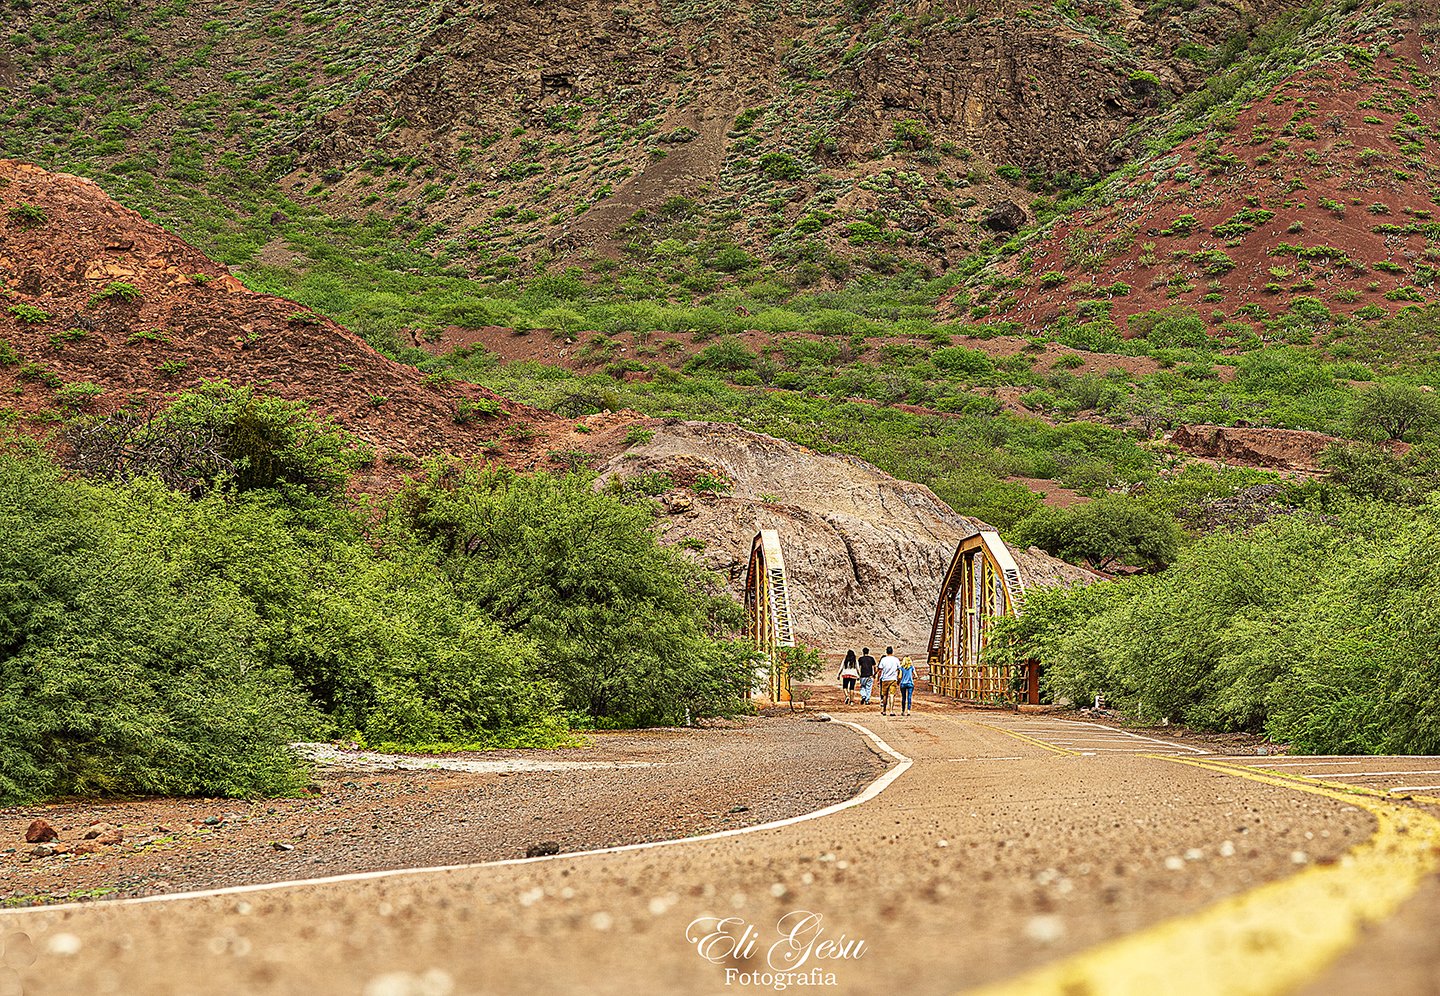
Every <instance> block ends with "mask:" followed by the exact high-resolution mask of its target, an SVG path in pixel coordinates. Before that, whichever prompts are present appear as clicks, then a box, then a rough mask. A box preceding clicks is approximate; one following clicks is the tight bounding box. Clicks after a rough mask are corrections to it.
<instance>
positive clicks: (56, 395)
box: [0, 160, 625, 467]
mask: <svg viewBox="0 0 1440 996" xmlns="http://www.w3.org/2000/svg"><path fill="white" fill-rule="evenodd" d="M220 379H225V380H229V381H231V382H232V383H235V384H252V385H256V386H257V387H260V388H262V389H263V390H265V391H266V392H268V393H274V394H278V395H280V396H282V397H286V398H289V399H291V400H295V401H304V402H308V403H309V404H310V405H311V407H312V408H313V410H314V411H315V412H316V413H317V414H320V415H325V416H330V417H332V418H334V419H335V420H337V421H338V422H339V423H340V424H342V425H343V426H345V427H346V428H347V429H349V430H350V431H351V432H353V433H355V434H356V435H358V436H360V437H361V438H363V439H366V440H368V441H369V442H371V443H372V444H374V445H375V447H376V448H377V451H378V452H379V454H380V456H381V459H382V462H384V461H385V460H387V459H388V460H389V461H391V462H393V463H394V464H395V465H398V466H411V465H413V462H414V459H415V458H416V457H420V456H426V455H428V454H430V453H432V452H436V451H442V452H447V453H455V454H462V455H470V456H478V455H481V454H484V455H488V456H493V457H495V458H496V459H501V460H504V461H506V462H509V463H512V464H514V465H517V466H522V467H530V466H537V465H538V466H545V465H546V462H547V454H549V453H552V452H560V453H562V454H563V453H564V452H568V451H572V450H579V449H582V448H583V447H582V445H581V444H582V442H583V443H584V445H585V446H586V447H591V448H593V447H595V446H596V445H597V443H598V442H599V441H601V440H603V439H605V438H608V435H607V432H606V430H611V431H610V433H609V434H610V435H613V431H614V430H615V427H616V426H618V425H619V424H621V423H623V422H624V421H625V419H624V418H623V417H615V416H597V417H596V418H595V419H593V420H592V421H593V422H594V425H592V426H588V427H587V428H590V429H591V430H592V431H591V432H589V433H587V434H583V437H582V434H577V433H576V432H575V427H576V423H575V421H574V420H565V419H560V418H559V417H558V416H555V415H552V414H550V413H549V412H542V411H539V410H536V409H533V408H529V407H527V406H524V405H520V404H517V403H515V402H512V401H507V400H505V399H502V398H500V397H498V396H497V395H494V394H493V393H491V392H488V391H486V390H484V389H483V388H479V387H476V386H474V385H472V384H466V383H461V382H457V381H451V380H448V379H443V378H433V377H429V378H427V377H425V376H423V375H422V374H421V373H420V372H419V371H418V370H416V369H415V368H414V367H410V366H406V365H404V364H401V363H397V362H395V361H393V360H390V359H387V358H386V357H384V356H381V355H380V354H379V353H377V352H376V351H375V350H374V349H372V348H371V347H370V346H368V345H367V344H366V343H365V342H364V341H362V340H361V339H360V338H359V337H358V336H356V335H354V334H353V333H351V332H349V331H347V330H346V329H343V328H341V327H339V326H338V325H336V324H334V323H333V322H331V321H329V320H328V319H325V318H323V317H321V316H319V315H317V314H315V313H313V312H311V311H309V310H307V309H304V308H301V307H300V306H299V305H296V304H295V303H294V302H291V301H286V300H284V299H283V298H278V297H272V296H270V295H265V294H256V293H252V292H250V291H248V290H246V289H245V287H244V286H243V285H242V284H241V283H240V282H239V281H238V280H236V279H235V278H234V277H232V276H231V275H230V274H229V273H228V272H227V271H226V269H225V267H223V266H220V265H219V264H217V263H215V262H214V261H213V260H211V259H208V258H207V257H205V256H204V255H203V254H201V253H200V252H198V251H196V250H195V249H194V248H192V247H191V246H189V245H188V244H186V243H185V242H184V241H182V240H181V239H179V238H177V237H175V236H174V235H171V234H170V233H169V232H166V231H165V230H164V229H162V228H160V227H159V226H157V225H154V224H151V223H150V222H147V221H145V220H144V219H143V218H141V217H140V216H139V215H137V214H136V213H135V212H133V211H130V210H128V209H126V208H123V207H121V206H120V205H118V204H116V203H115V202H114V201H112V200H110V198H108V197H107V196H105V194H104V193H103V192H102V191H101V190H100V188H99V187H97V186H96V185H95V184H94V183H92V182H90V181H88V180H83V179H80V178H77V177H73V176H65V175H57V174H52V173H47V172H44V171H42V170H38V169H35V168H34V167H30V166H25V165H21V164H17V163H14V162H9V161H6V160H0V389H3V390H4V391H5V392H6V399H7V400H6V401H5V402H4V405H3V407H0V417H3V420H4V421H7V422H13V421H16V420H19V422H20V424H21V425H23V426H27V427H29V428H30V429H32V430H36V431H38V430H43V429H44V428H45V427H46V426H47V425H50V424H51V423H54V422H57V421H59V420H61V419H63V418H65V417H67V416H69V415H72V414H75V413H80V412H87V411H94V412H105V411H110V410H114V409H115V408H118V407H121V406H134V407H140V408H145V407H148V406H151V405H153V404H155V403H158V402H159V401H160V400H161V399H162V398H163V397H164V396H165V395H167V394H171V393H174V392H177V391H181V390H184V389H187V388H193V387H195V386H197V385H199V384H201V383H202V382H204V381H206V380H220Z"/></svg>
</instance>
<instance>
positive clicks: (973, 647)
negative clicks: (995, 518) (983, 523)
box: [928, 529, 1040, 703]
mask: <svg viewBox="0 0 1440 996" xmlns="http://www.w3.org/2000/svg"><path fill="white" fill-rule="evenodd" d="M1024 596H1025V584H1024V580H1023V579H1022V577H1021V574H1020V567H1019V565H1018V564H1016V562H1015V557H1014V555H1013V554H1012V553H1011V552H1010V548H1009V547H1007V546H1006V545H1005V542H1004V540H1002V539H1001V538H1000V534H999V533H997V532H995V531H994V530H992V529H982V530H980V531H978V532H977V533H975V535H973V536H967V537H966V538H965V539H963V540H961V541H960V544H959V546H958V547H957V548H956V550H955V555H954V557H952V558H951V560H950V567H949V569H948V570H946V572H945V582H944V584H943V585H942V586H941V588H940V598H939V601H938V602H937V604H936V606H935V620H934V622H933V623H932V624H931V627H930V646H929V655H928V656H929V662H930V687H931V689H932V690H933V691H935V692H938V693H940V694H941V695H950V696H954V697H955V698H960V699H968V700H971V701H975V702H985V703H997V702H1015V701H1027V702H1030V703H1038V702H1039V701H1040V684H1039V668H1038V666H1036V665H1034V664H1030V665H1027V666H1026V668H1025V674H1024V675H1021V676H1017V675H1016V674H1014V673H1013V670H1012V669H1011V668H1009V667H1002V666H998V665H994V664H986V663H984V662H983V660H982V654H983V652H984V650H985V645H986V643H987V642H988V640H989V633H990V628H991V625H992V624H993V622H994V621H995V620H996V619H998V618H1000V617H1002V616H1009V615H1019V614H1020V606H1021V602H1022V601H1023V600H1024ZM1017 677H1020V678H1021V679H1022V680H1021V681H1020V682H1019V684H1021V686H1022V687H1021V688H1017V687H1016V685H1017V681H1016V679H1017Z"/></svg>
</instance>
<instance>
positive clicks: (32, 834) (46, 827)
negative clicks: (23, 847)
mask: <svg viewBox="0 0 1440 996" xmlns="http://www.w3.org/2000/svg"><path fill="white" fill-rule="evenodd" d="M58 836H60V835H59V834H58V833H56V832H55V828H54V827H52V826H51V825H50V823H49V822H48V821H47V820H36V821H35V822H33V823H31V824H30V828H29V829H28V830H26V831H25V843H27V844H47V843H49V842H50V841H52V840H54V839H55V838H56V837H58Z"/></svg>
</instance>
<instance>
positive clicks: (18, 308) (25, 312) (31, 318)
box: [10, 302, 50, 325]
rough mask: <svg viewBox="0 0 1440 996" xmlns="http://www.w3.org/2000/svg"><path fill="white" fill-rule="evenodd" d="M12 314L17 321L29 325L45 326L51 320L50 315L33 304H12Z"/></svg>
mask: <svg viewBox="0 0 1440 996" xmlns="http://www.w3.org/2000/svg"><path fill="white" fill-rule="evenodd" d="M10 314H12V315H14V316H15V319H16V320H17V321H21V322H25V323H26V324H27V325H44V324H45V323H46V322H48V321H49V320H50V313H49V312H48V311H45V310H44V309H42V308H37V307H36V306H35V305H33V304H25V303H23V302H22V303H20V304H12V305H11V306H10Z"/></svg>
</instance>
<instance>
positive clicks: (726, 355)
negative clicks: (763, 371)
mask: <svg viewBox="0 0 1440 996" xmlns="http://www.w3.org/2000/svg"><path fill="white" fill-rule="evenodd" d="M754 366H755V353H754V352H753V351H751V350H750V348H749V347H748V346H746V345H745V343H744V342H742V341H741V340H739V339H737V338H735V337H733V336H726V337H725V338H723V339H718V340H716V341H715V342H712V343H711V344H710V345H708V346H706V347H705V348H704V349H702V350H700V352H698V353H696V354H695V355H694V356H692V357H691V358H690V360H689V362H687V363H686V364H685V369H686V370H722V371H733V370H749V369H751V368H752V367H754Z"/></svg>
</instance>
